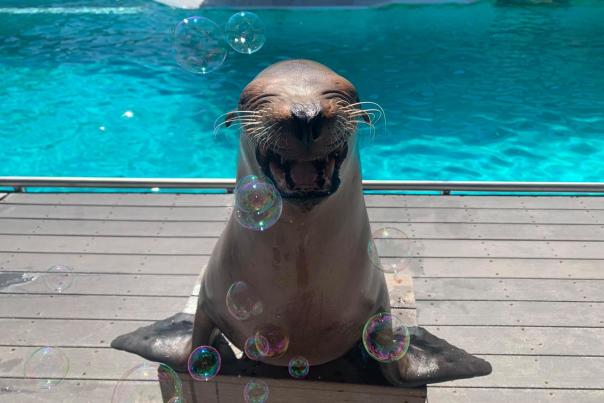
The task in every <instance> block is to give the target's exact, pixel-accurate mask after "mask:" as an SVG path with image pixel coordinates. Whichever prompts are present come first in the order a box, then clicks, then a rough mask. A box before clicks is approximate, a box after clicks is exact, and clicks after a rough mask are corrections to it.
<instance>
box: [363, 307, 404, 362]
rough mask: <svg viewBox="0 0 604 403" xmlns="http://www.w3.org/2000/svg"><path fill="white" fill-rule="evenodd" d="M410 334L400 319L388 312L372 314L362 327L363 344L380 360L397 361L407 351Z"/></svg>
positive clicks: (371, 354) (370, 353) (368, 351)
mask: <svg viewBox="0 0 604 403" xmlns="http://www.w3.org/2000/svg"><path fill="white" fill-rule="evenodd" d="M410 342H411V336H410V334H409V329H407V327H406V326H405V325H404V324H403V323H402V321H401V320H400V319H398V318H397V317H396V316H393V315H391V314H389V313H378V314H376V315H373V316H372V317H371V318H369V320H368V321H367V323H366V324H365V327H364V328H363V345H364V346H365V350H366V351H367V353H369V355H370V356H371V357H373V358H374V359H375V360H377V361H380V362H394V361H398V360H400V359H401V358H403V356H404V355H405V354H406V353H407V350H408V349H409V343H410Z"/></svg>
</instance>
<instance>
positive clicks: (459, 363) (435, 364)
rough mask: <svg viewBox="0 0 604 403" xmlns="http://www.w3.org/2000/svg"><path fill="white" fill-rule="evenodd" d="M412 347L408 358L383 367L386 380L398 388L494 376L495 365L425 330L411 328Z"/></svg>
mask: <svg viewBox="0 0 604 403" xmlns="http://www.w3.org/2000/svg"><path fill="white" fill-rule="evenodd" d="M409 331H410V333H411V344H410V345H409V350H408V351H407V353H406V354H405V356H404V357H403V358H402V359H401V360H399V361H397V362H393V363H388V364H382V365H381V367H382V373H383V374H384V376H385V377H386V379H387V380H388V381H389V382H390V383H392V384H393V385H397V386H405V387H414V386H420V385H426V384H429V383H437V382H445V381H452V380H455V379H464V378H473V377H476V376H484V375H488V374H490V373H491V371H492V368H491V364H489V363H488V362H487V361H485V360H483V359H482V358H478V357H476V356H473V355H472V354H468V353H467V352H465V351H464V350H462V349H460V348H457V347H455V346H453V345H451V344H449V343H448V342H447V341H445V340H443V339H440V338H438V337H436V336H434V335H433V334H431V333H430V332H428V331H427V330H426V329H424V328H423V327H416V326H414V327H411V328H409Z"/></svg>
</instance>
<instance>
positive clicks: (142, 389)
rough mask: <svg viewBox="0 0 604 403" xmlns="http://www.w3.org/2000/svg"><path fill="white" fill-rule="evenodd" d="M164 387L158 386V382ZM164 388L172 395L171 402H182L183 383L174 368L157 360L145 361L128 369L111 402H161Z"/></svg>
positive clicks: (114, 390)
mask: <svg viewBox="0 0 604 403" xmlns="http://www.w3.org/2000/svg"><path fill="white" fill-rule="evenodd" d="M158 381H159V382H160V383H161V385H162V387H161V389H160V388H159V387H158V385H157V382H158ZM162 390H163V391H164V393H166V394H170V395H172V397H171V398H170V399H169V400H168V402H169V403H177V402H180V403H182V402H183V401H184V400H183V397H182V383H181V381H180V378H179V377H178V375H177V374H176V372H174V370H173V369H172V368H170V367H169V366H167V365H165V364H160V363H156V362H144V363H142V364H140V365H137V366H135V367H132V368H131V369H129V370H128V371H126V372H125V373H124V374H123V375H122V378H121V379H120V380H119V381H118V383H117V384H116V385H115V388H114V389H113V396H112V397H111V403H131V402H145V403H156V402H157V403H160V402H163V401H164V399H163V397H162Z"/></svg>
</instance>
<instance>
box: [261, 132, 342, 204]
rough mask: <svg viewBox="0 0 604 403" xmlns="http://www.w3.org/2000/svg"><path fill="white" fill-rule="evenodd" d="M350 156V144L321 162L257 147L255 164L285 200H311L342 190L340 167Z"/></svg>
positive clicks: (333, 152)
mask: <svg viewBox="0 0 604 403" xmlns="http://www.w3.org/2000/svg"><path fill="white" fill-rule="evenodd" d="M347 154H348V144H347V143H344V145H342V146H341V147H340V148H338V149H336V150H334V151H331V152H330V153H328V154H327V155H325V156H324V157H322V158H318V159H314V160H310V161H301V160H295V159H294V160H292V159H287V158H285V157H283V156H282V155H280V154H278V152H276V151H274V150H271V149H267V148H262V147H257V148H256V160H257V161H258V163H259V164H260V166H261V167H262V171H263V172H264V174H265V175H266V176H268V177H269V178H270V179H271V180H272V181H273V182H274V183H275V185H276V186H277V189H279V192H280V193H281V195H282V196H283V197H287V198H297V199H309V198H320V197H326V196H329V195H330V194H332V193H334V192H335V191H336V190H338V187H339V186H340V166H341V165H342V162H343V161H344V159H345V158H346V155H347Z"/></svg>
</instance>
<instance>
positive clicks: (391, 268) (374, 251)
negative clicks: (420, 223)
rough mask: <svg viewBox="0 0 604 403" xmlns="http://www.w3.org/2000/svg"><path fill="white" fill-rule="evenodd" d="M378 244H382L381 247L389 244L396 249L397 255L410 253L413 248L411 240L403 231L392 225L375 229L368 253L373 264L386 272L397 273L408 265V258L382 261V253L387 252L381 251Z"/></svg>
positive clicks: (368, 246)
mask: <svg viewBox="0 0 604 403" xmlns="http://www.w3.org/2000/svg"><path fill="white" fill-rule="evenodd" d="M376 240H377V243H376ZM378 245H382V246H381V247H380V248H381V249H384V246H386V245H389V247H391V248H395V249H396V253H397V255H401V254H402V255H408V254H409V252H410V250H411V241H410V240H409V237H407V235H406V234H405V233H404V232H403V231H401V230H399V229H397V228H392V227H386V228H380V229H378V230H377V231H374V232H373V234H371V239H370V240H369V244H368V245H367V253H368V254H369V260H370V261H371V264H372V265H373V266H374V267H375V268H377V269H379V270H381V271H383V272H385V273H397V272H400V271H402V270H404V269H405V268H406V267H407V262H406V259H398V260H395V261H393V262H389V263H384V262H382V261H381V260H380V255H387V253H383V252H382V253H380V252H381V251H380V249H379V248H378Z"/></svg>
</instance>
